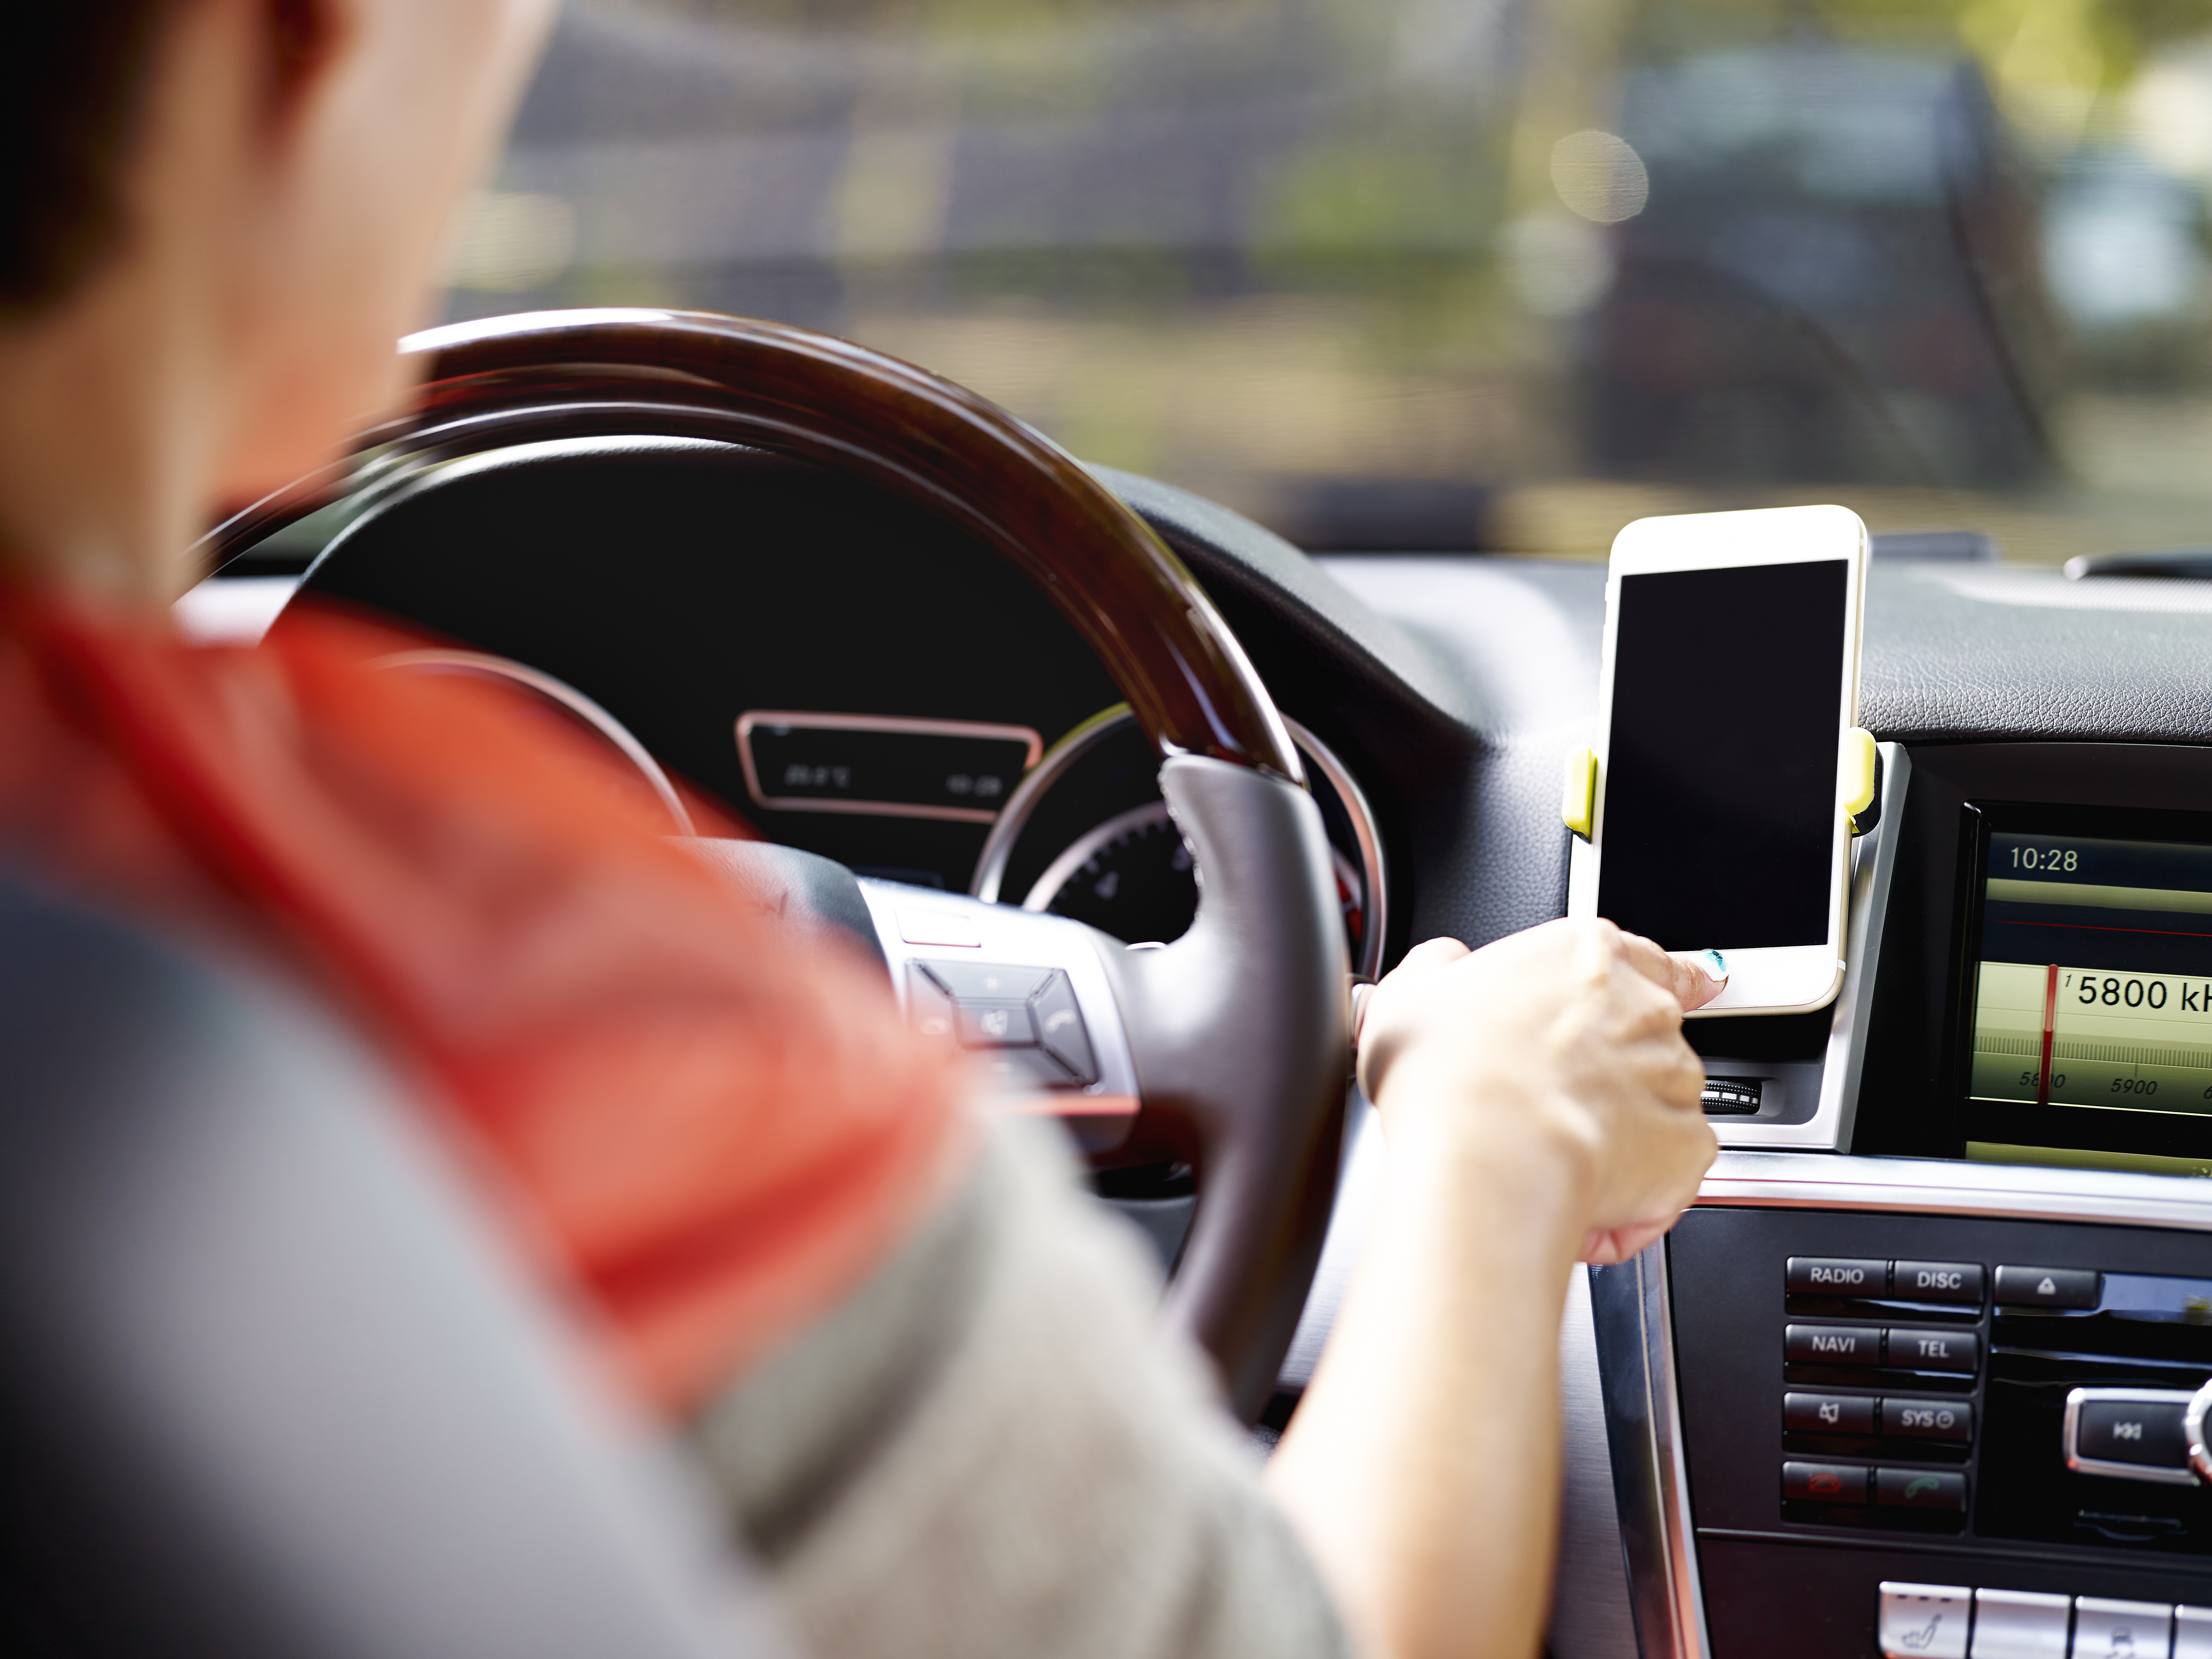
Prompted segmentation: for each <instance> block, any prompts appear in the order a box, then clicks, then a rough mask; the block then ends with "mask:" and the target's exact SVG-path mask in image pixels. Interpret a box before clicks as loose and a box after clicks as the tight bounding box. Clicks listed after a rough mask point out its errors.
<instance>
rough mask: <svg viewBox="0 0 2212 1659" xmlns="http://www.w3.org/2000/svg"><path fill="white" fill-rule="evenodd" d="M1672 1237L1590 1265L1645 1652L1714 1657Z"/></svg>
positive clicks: (1617, 1483)
mask: <svg viewBox="0 0 2212 1659" xmlns="http://www.w3.org/2000/svg"><path fill="white" fill-rule="evenodd" d="M1665 1249H1666V1244H1665V1242H1664V1241H1663V1240H1662V1241H1661V1242H1660V1243H1656V1244H1654V1245H1652V1246H1651V1247H1650V1249H1647V1250H1645V1251H1644V1252H1643V1253H1642V1254H1641V1255H1638V1256H1636V1257H1634V1258H1633V1259H1632V1260H1630V1261H1624V1262H1621V1263H1620V1264H1618V1265H1617V1266H1612V1267H1593V1268H1591V1269H1590V1270H1589V1281H1590V1315H1591V1323H1592V1332H1593V1334H1594V1336H1595V1341H1596V1347H1597V1355H1598V1364H1599V1369H1600V1370H1601V1373H1602V1375H1603V1376H1604V1377H1605V1379H1606V1384H1607V1386H1606V1389H1605V1422H1606V1440H1607V1444H1608V1445H1609V1446H1610V1448H1611V1450H1612V1456H1613V1498H1614V1502H1615V1504H1616V1505H1617V1506H1618V1510H1619V1514H1620V1541H1621V1553H1622V1555H1623V1557H1624V1559H1626V1563H1627V1569H1628V1597H1629V1606H1630V1609H1631V1611H1632V1613H1633V1615H1634V1618H1635V1621H1636V1632H1637V1645H1638V1652H1639V1653H1640V1655H1641V1656H1642V1659H1706V1656H1707V1655H1708V1654H1709V1653H1710V1652H1711V1639H1710V1638H1709V1637H1708V1636H1707V1634H1706V1630H1705V1595H1704V1593H1703V1591H1702V1589H1701V1588H1700V1585H1699V1574H1698V1554H1697V1551H1696V1550H1695V1549H1694V1548H1693V1547H1691V1541H1692V1538H1693V1537H1694V1536H1695V1534H1694V1531H1693V1529H1692V1520H1691V1516H1690V1496H1689V1492H1690V1488H1689V1473H1688V1468H1687V1466H1686V1462H1685V1459H1684V1455H1683V1448H1682V1412H1681V1401H1680V1394H1679V1389H1678V1387H1677V1383H1676V1380H1675V1374H1674V1340H1673V1330H1674V1315H1673V1309H1672V1305H1671V1300H1670V1297H1669V1295H1668V1273H1667V1265H1666V1260H1665V1256H1664V1254H1663V1253H1664V1251H1665Z"/></svg>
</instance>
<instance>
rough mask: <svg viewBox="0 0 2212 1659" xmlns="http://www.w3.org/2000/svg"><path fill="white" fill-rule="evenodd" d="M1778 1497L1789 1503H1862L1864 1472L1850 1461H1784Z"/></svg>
mask: <svg viewBox="0 0 2212 1659" xmlns="http://www.w3.org/2000/svg"><path fill="white" fill-rule="evenodd" d="M1782 1496H1783V1497H1784V1498H1786V1499H1787V1500H1788V1501H1790V1503H1793V1504H1863V1503H1865V1502H1866V1501H1867V1472H1866V1471H1865V1470H1864V1469H1863V1468H1859V1467H1858V1466H1857V1465H1856V1464H1852V1463H1797V1462H1790V1463H1784V1465H1783V1466H1782Z"/></svg>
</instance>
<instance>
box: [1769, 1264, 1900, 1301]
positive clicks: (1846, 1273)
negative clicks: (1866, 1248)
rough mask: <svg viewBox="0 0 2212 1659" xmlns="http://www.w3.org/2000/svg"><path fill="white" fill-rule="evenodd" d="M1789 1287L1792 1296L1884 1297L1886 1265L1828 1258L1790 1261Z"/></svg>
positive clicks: (1885, 1294)
mask: <svg viewBox="0 0 2212 1659" xmlns="http://www.w3.org/2000/svg"><path fill="white" fill-rule="evenodd" d="M1788 1282H1789V1286H1790V1293H1791V1294H1792V1295H1796V1296H1887V1294H1888V1293H1889V1263H1887V1261H1863V1260H1859V1259H1856V1258H1851V1257H1844V1256H1830V1255H1793V1256H1791V1257H1790V1269H1789V1281H1788Z"/></svg>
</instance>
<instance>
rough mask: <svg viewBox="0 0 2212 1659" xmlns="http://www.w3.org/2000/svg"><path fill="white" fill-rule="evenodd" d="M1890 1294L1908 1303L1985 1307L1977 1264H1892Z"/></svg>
mask: <svg viewBox="0 0 2212 1659" xmlns="http://www.w3.org/2000/svg"><path fill="white" fill-rule="evenodd" d="M1889 1293H1890V1294H1891V1295H1892V1296H1895V1297H1903V1298H1904V1299H1905V1300H1906V1301H1908V1302H1954V1303H1959V1304H1963V1305H1966V1306H1971V1307H1976V1308H1978V1307H1980V1306H1981V1305H1982V1264H1981V1263H1980V1262H1978V1261H1893V1262H1892V1263H1890V1267H1889Z"/></svg>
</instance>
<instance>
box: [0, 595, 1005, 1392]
mask: <svg viewBox="0 0 2212 1659" xmlns="http://www.w3.org/2000/svg"><path fill="white" fill-rule="evenodd" d="M408 643H410V641H399V640H395V639H394V637H393V636H392V635H388V634H385V633H383V632H381V631H380V630H377V629H369V628H367V627H364V626H362V625H361V624H358V623H350V622H345V621H340V620H337V619H332V618H312V617H310V618H306V619H302V618H300V617H287V619H286V624H285V626H284V627H283V629H280V630H278V631H277V633H276V635H273V636H272V637H271V639H270V641H269V642H268V643H267V644H265V645H264V646H263V647H260V648H259V649H258V650H252V651H242V650H235V649H204V648H195V647H189V646H187V645H185V643H184V642H183V641H180V640H179V639H178V638H177V637H176V636H175V635H174V634H173V633H172V632H171V631H170V630H169V629H167V628H166V627H164V626H160V625H156V624H151V623H118V622H115V621H113V620H112V619H106V618H97V619H96V618H94V617H88V616H87V615H86V614H84V613H82V612H81V611H76V610H73V609H71V608H69V607H66V606H64V605H57V604H54V603H52V602H50V601H46V600H42V599H33V598H27V597H26V596H24V595H22V594H21V593H15V594H8V595H0V857H6V858H8V859H9V860H10V861H11V862H13V863H15V864H17V865H19V866H28V867H30V868H32V869H33V870H34V871H37V872H41V873H43V874H45V875H46V877H47V878H51V879H54V880H57V881H59V882H61V883H62V884H65V885H68V886H70V887H73V888H76V889H77V890H82V891H88V892H90V893H93V894H95V895H99V896H104V897H105V898H106V899H107V900H109V901H110V902H114V903H117V904H119V905H121V906H123V907H124V908H128V909H131V911H133V912H134V913H137V914H139V915H144V916H146V917H148V918H149V920H153V921H157V922H163V923H167V924H168V925H171V926H176V925H179V924H180V925H182V926H184V927H186V928H188V929H191V930H193V931H195V932H197V933H200V934H201V935H202V936H220V937H223V938H227V939H230V940H232V941H234V942H240V941H242V942H244V943H246V945H248V946H249V947H250V948H252V949H254V950H256V951H258V952H259V953H261V954H262V955H263V956H264V957H276V959H278V960H279V961H280V963H283V964H285V965H287V966H289V968H290V969H292V970H293V971H294V972H295V974H304V975H306V976H307V977H308V978H309V979H310V980H311V981H312V982H313V985H314V987H316V988H317V989H318V990H319V992H320V993H321V994H323V995H324V996H325V998H326V999H327V1000H331V1001H333V1002H335V1003H337V1005H338V1006H341V1007H342V1008H343V1009H344V1010H345V1011H346V1012H349V1014H350V1015H351V1016H352V1017H353V1018H354V1019H355V1022H356V1024H358V1025H360V1026H361V1027H362V1028H363V1029H364V1030H367V1031H368V1033H369V1034H370V1035H371V1036H372V1037H374V1038H375V1039H377V1040H378V1041H379V1042H380V1043H381V1045H382V1046H383V1047H384V1048H385V1049H386V1052H387V1053H388V1054H390V1055H391V1056H392V1058H393V1059H394V1060H396V1061H398V1063H399V1064H400V1065H401V1066H403V1067H404V1069H405V1070H406V1071H407V1072H408V1073H410V1074H411V1075H413V1076H414V1077H415V1078H416V1079H417V1080H418V1081H420V1082H421V1083H422V1085H423V1087H422V1094H423V1096H424V1097H425V1098H426V1099H427V1100H428V1102H429V1103H431V1104H432V1106H433V1108H434V1109H435V1113H436V1115H438V1116H439V1117H441V1119H444V1120H446V1121H448V1122H449V1123H450V1124H452V1125H453V1126H454V1127H458V1128H459V1130H460V1131H461V1132H462V1133H463V1139H465V1141H467V1142H471V1143H473V1145H474V1146H475V1147H476V1148H477V1149H478V1151H479V1152H480V1153H481V1154H483V1156H481V1157H478V1158H475V1159H473V1160H471V1161H472V1162H475V1163H477V1164H488V1165H489V1170H490V1171H491V1172H492V1178H493V1180H494V1182H495V1183H496V1187H497V1188H498V1190H495V1192H494V1193H493V1194H492V1197H493V1199H494V1201H495V1203H497V1204H498V1205H499V1206H500V1207H501V1209H502V1210H503V1211H506V1212H508V1213H509V1214H510V1217H511V1218H513V1219H514V1220H515V1221H517V1222H518V1223H519V1224H520V1228H521V1231H522V1235H523V1237H525V1239H526V1243H528V1244H529V1245H530V1246H531V1247H532V1248H533V1249H538V1251H540V1252H541V1253H542V1252H543V1251H544V1250H545V1249H547V1248H549V1247H550V1250H551V1252H552V1253H553V1254H554V1255H556V1258H557V1260H558V1262H559V1264H560V1266H561V1267H562V1269H564V1270H565V1273H566V1275H567V1276H568V1279H569V1280H570V1281H571V1282H572V1283H573V1284H574V1285H575V1286H577V1287H579V1288H580V1290H581V1291H583V1292H584V1293H585V1295H586V1297H587V1298H588V1300H589V1302H590V1303H591V1304H593V1305H594V1306H595V1307H596V1308H597V1310H599V1313H600V1314H601V1315H602V1316H603V1324H604V1327H605V1330H606V1331H607V1332H608V1334H609V1336H610V1340H611V1343H612V1345H613V1347H614V1350H615V1355H614V1357H615V1358H616V1360H617V1364H619V1366H620V1368H621V1370H623V1372H624V1374H625V1375H626V1376H628V1377H629V1378H630V1379H631V1380H632V1382H633V1383H635V1384H636V1385H637V1386H638V1387H639V1388H640V1389H641V1390H642V1391H643V1392H644V1393H645V1394H646V1395H647V1396H648V1397H649V1398H651V1399H653V1401H656V1402H658V1403H659V1404H660V1405H661V1406H662V1407H665V1408H669V1409H681V1408H683V1407H686V1406H689V1405H690V1404H693V1403H695V1402H696V1401H698V1400H699V1399H700V1398H701V1397H702V1395H704V1394H705V1393H706V1392H707V1391H708V1390H709V1389H712V1388H714V1386H715V1385H716V1384H717V1383H720V1382H722V1381H724V1380H726V1378H727V1377H729V1376H732V1374H733V1373H734V1372H735V1371H736V1370H739V1369H741V1368H742V1367H743V1366H744V1365H745V1364H747V1363H748V1362H750V1360H752V1359H754V1358H757V1357H758V1356H759V1355H760V1354H761V1353H762V1352H763V1351H764V1350H765V1349H766V1348H767V1347H769V1346H771V1345H772V1344H773V1343H775V1341H776V1340H778V1339H779V1338H781V1337H782V1336H784V1335H786V1334H789V1333H790V1332H791V1331H793V1329H794V1328H796V1327H798V1326H799V1324H801V1323H802V1322H805V1320H806V1319H807V1318H809V1317H810V1316H812V1315H814V1314H816V1313H817V1312H819V1311H820V1310H823V1308H824V1307H825V1306H826V1305H827V1304H829V1303H830V1302H831V1301H833V1300H834V1299H835V1298H836V1297H838V1296H839V1295H840V1294H842V1292H843V1291H846V1290H848V1288H850V1287H851V1286H852V1285H854V1283H855V1282H856V1281H857V1280H858V1279H860V1277H861V1276H862V1275H863V1274H864V1273H866V1271H867V1270H868V1269H869V1268H870V1267H872V1266H873V1265H874V1264H875V1263H877V1262H878V1261H881V1260H882V1259H883V1258H884V1256H885V1255H887V1254H888V1253H889V1252H890V1250H891V1249H894V1248H895V1247H896V1244H897V1243H898V1242H899V1240H900V1239H901V1238H902V1237H903V1236H904V1234H905V1233H906V1232H907V1231H908V1230H910V1229H911V1227H912V1226H913V1225H915V1222H916V1220H917V1219H918V1218H919V1217H920V1216H921V1213H922V1212H924V1211H925V1210H926V1209H927V1206H929V1204H930V1203H931V1201H932V1200H933V1199H934V1198H935V1197H936V1196H938V1195H939V1194H941V1193H942V1192H943V1191H944V1189H945V1183H946V1182H947V1181H948V1179H949V1178H950V1177H951V1175H952V1173H953V1172H954V1170H955V1169H956V1168H957V1164H958V1162H959V1160H960V1158H962V1156H963V1153H964V1149H965V1146H966V1144H967V1143H966V1140H965V1138H964V1136H963V1134H962V1133H961V1129H960V1126H961V1124H962V1122H963V1119H962V1118H961V1116H960V1115H959V1113H958V1111H957V1108H956V1097H957V1095H956V1089H955V1085H954V1079H953V1078H952V1076H951V1073H949V1072H948V1070H947V1069H946V1068H945V1066H944V1065H943V1064H942V1063H941V1062H939V1061H937V1060H933V1059H932V1058H930V1057H929V1056H928V1055H927V1054H926V1053H925V1052H924V1051H923V1050H922V1049H921V1048H920V1046H919V1045H918V1044H916V1043H915V1042H913V1041H912V1040H911V1039H909V1037H908V1035H907V1033H906V1031H905V1030H904V1029H903V1027H902V1025H901V1024H900V1022H899V1021H898V1019H897V1018H896V1010H895V1006H894V1003H893V1000H892V998H891V996H890V992H889V989H888V987H885V986H884V983H883V981H882V975H881V973H880V970H872V969H871V968H870V967H869V965H868V964H866V963H863V962H862V961H861V959H860V956H859V953H858V952H851V953H848V952H846V951H842V950H840V949H839V948H837V947H836V946H835V945H821V944H815V943H810V942H808V941H806V940H804V939H798V938H795V937H793V934H792V933H791V932H790V931H789V930H788V929H787V928H785V927H782V926H781V924H780V923H778V922H777V921H775V919H774V918H772V917H770V916H769V915H766V914H765V913H764V912H763V910H762V909H761V908H759V907H757V906H755V905H752V904H750V903H748V902H746V901H745V899H744V896H742V895H741V894H739V893H738V892H736V891H734V890H732V888H731V887H730V886H729V885H728V884H726V882H725V881H723V880H721V879H720V878H717V877H715V876H713V875H711V874H709V873H708V872H707V871H705V870H704V869H703V868H702V867H701V866H698V865H697V864H696V863H695V862H694V861H692V860H690V858H689V857H687V856H686V855H684V854H682V853H681V852H679V851H678V850H677V849H676V848H673V847H671V845H670V844H669V843H668V842H666V841H665V840H664V839H663V838H662V836H660V834H659V825H657V824H655V823H653V822H652V821H651V819H650V818H649V817H647V816H645V815H644V814H642V813H641V812H640V811H637V810H635V809H634V808H632V807H631V806H630V805H628V804H627V803H625V802H624V801H623V800H621V799H616V798H614V797H613V796H612V795H611V793H610V792H609V791H608V790H607V789H605V787H603V781H602V779H601V778H600V777H599V776H598V775H595V773H594V770H593V768H592V757H590V756H588V755H586V753H584V752H583V745H584V740H583V739H581V738H571V737H570V736H569V735H568V733H565V732H560V731H556V730H552V729H550V728H549V727H548V726H547V724H546V723H545V722H544V721H543V720H540V719H538V718H537V717H536V715H535V714H534V711H531V710H528V709H526V708H521V707H520V705H519V703H518V702H517V700H515V699H513V698H511V697H510V696H507V694H504V693H502V692H500V691H498V690H495V689H492V688H489V687H486V686H483V685H479V684H473V683H471V682H468V681H465V680H459V679H447V678H422V677H416V676H412V675H404V674H396V673H391V672H385V671H375V670H373V669H369V668H368V667H366V666H365V663H366V661H367V659H370V658H374V657H375V656H379V655H381V654H383V653H386V652H389V651H392V650H393V649H395V648H399V647H404V645H406V644H408Z"/></svg>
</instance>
